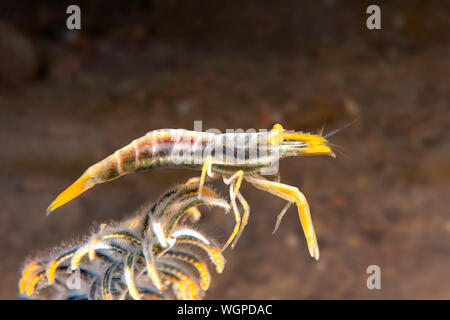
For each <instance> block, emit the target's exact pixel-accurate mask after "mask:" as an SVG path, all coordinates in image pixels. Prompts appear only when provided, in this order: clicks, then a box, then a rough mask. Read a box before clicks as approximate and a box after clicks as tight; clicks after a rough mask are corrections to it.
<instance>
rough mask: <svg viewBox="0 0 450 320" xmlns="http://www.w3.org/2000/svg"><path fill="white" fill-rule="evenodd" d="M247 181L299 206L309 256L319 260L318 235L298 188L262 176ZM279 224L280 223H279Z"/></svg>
mask: <svg viewBox="0 0 450 320" xmlns="http://www.w3.org/2000/svg"><path fill="white" fill-rule="evenodd" d="M245 179H246V180H247V181H248V182H250V183H251V184H253V185H254V186H255V187H256V188H258V189H260V190H264V191H267V192H269V193H271V194H273V195H276V196H278V197H280V198H282V199H285V200H287V201H289V202H294V203H295V204H296V205H297V209H298V214H299V216H300V222H301V224H302V228H303V232H304V233H305V237H306V241H307V243H308V249H309V254H310V255H311V256H312V257H313V258H314V259H316V260H319V246H318V245H317V239H316V234H315V232H314V226H313V224H312V219H311V214H310V211H309V205H308V202H307V201H306V198H305V196H304V194H303V193H301V192H300V190H299V189H298V188H297V187H293V186H290V185H287V184H283V183H279V182H274V181H269V180H267V179H264V178H263V177H260V176H256V175H254V176H248V177H245ZM278 224H279V222H278Z"/></svg>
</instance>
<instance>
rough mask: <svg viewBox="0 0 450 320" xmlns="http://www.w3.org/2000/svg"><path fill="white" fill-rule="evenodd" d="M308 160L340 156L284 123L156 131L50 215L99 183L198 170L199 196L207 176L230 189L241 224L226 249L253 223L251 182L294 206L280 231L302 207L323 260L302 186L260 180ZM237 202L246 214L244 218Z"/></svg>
mask: <svg viewBox="0 0 450 320" xmlns="http://www.w3.org/2000/svg"><path fill="white" fill-rule="evenodd" d="M302 155H329V156H332V157H335V154H334V152H333V151H332V149H331V148H330V146H329V145H328V141H327V140H326V139H325V137H323V136H322V135H321V134H319V135H315V134H310V133H302V132H293V131H287V130H284V129H283V127H282V126H281V125H279V124H276V125H274V127H273V128H272V130H270V131H269V132H248V133H225V134H213V133H208V132H196V131H188V130H183V129H163V130H154V131H150V132H149V133H147V134H146V135H145V136H143V137H141V138H138V139H136V140H134V141H132V142H131V143H130V144H128V145H127V146H125V147H123V148H121V149H119V150H117V151H116V152H115V153H114V154H112V155H110V156H108V157H107V158H105V159H104V160H102V161H100V162H98V163H97V164H95V165H93V166H91V167H90V168H88V169H87V170H86V171H85V172H84V173H83V175H82V176H81V177H80V178H79V179H78V180H76V181H75V182H74V183H73V184H72V185H71V186H70V187H69V188H67V189H66V190H65V191H64V192H62V193H61V194H60V195H59V196H58V197H57V198H56V199H55V200H54V201H53V202H52V203H51V205H50V206H49V207H48V209H47V214H49V213H50V212H52V211H53V210H55V209H56V208H58V207H60V206H62V205H64V204H65V203H67V202H69V201H71V200H72V199H74V198H75V197H77V196H78V195H80V194H82V193H83V192H85V191H87V190H88V189H90V188H92V187H93V186H95V185H96V184H99V183H104V182H107V181H110V180H113V179H116V178H118V177H120V176H122V175H125V174H130V173H135V172H140V171H146V170H151V169H156V168H187V169H196V170H201V175H200V176H199V177H195V178H192V179H190V180H188V181H187V182H186V183H187V184H191V183H196V184H198V185H199V188H198V189H199V196H200V194H201V191H202V188H203V185H204V183H205V180H206V178H207V177H209V178H210V179H218V178H222V179H223V181H224V182H225V183H226V184H227V185H229V186H230V200H231V205H232V208H233V211H234V214H235V220H236V223H235V227H234V229H233V232H232V234H231V235H230V237H229V239H228V241H227V243H226V244H225V246H224V249H225V248H226V247H227V246H228V245H229V244H230V243H232V242H233V243H232V247H234V245H235V244H236V242H237V240H238V239H239V237H240V235H241V233H242V231H243V229H244V228H245V226H246V224H247V221H248V218H249V212H250V207H249V205H248V204H247V202H246V201H245V199H244V197H243V196H242V195H241V193H240V192H239V188H240V186H241V183H242V180H244V179H245V180H246V181H248V182H249V183H251V184H252V185H254V186H255V187H256V188H258V189H261V190H264V191H267V192H269V193H272V194H274V195H276V196H278V197H281V198H283V199H285V200H287V201H288V204H287V205H286V206H285V207H284V209H283V210H282V211H281V213H280V214H279V216H278V219H277V223H276V225H275V229H274V232H275V231H276V229H277V228H278V225H279V223H280V222H281V219H282V217H283V215H284V213H285V212H286V211H287V209H288V208H289V206H290V204H291V203H295V204H296V205H297V208H298V213H299V216H300V221H301V225H302V227H303V231H304V233H305V236H306V240H307V244H308V249H309V252H310V254H311V256H312V257H314V258H315V259H318V258H319V249H318V245H317V239H316V235H315V232H314V227H313V224H312V220H311V215H310V211H309V205H308V203H307V201H306V198H305V196H304V195H303V194H302V193H301V192H300V191H299V189H298V188H296V187H292V186H289V185H286V184H282V183H280V182H275V181H270V180H267V179H265V178H263V177H262V176H261V175H259V172H263V170H265V169H266V170H268V169H270V168H272V167H273V165H274V164H277V163H278V161H279V159H282V158H286V157H289V156H302ZM274 173H276V172H274ZM274 173H272V174H274ZM236 200H238V201H239V203H240V205H241V206H242V208H243V210H244V213H243V216H242V219H241V214H240V212H239V210H238V206H237V202H236Z"/></svg>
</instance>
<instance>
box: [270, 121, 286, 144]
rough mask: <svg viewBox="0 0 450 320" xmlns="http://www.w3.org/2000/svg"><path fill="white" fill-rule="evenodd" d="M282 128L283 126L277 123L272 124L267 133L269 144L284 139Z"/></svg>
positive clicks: (278, 142)
mask: <svg viewBox="0 0 450 320" xmlns="http://www.w3.org/2000/svg"><path fill="white" fill-rule="evenodd" d="M283 130H284V129H283V127H282V126H281V124H279V123H277V124H275V125H274V126H273V128H272V131H271V132H270V135H269V143H270V144H271V145H278V144H280V143H281V142H283V140H284V137H283Z"/></svg>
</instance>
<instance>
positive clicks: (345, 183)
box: [0, 0, 450, 299]
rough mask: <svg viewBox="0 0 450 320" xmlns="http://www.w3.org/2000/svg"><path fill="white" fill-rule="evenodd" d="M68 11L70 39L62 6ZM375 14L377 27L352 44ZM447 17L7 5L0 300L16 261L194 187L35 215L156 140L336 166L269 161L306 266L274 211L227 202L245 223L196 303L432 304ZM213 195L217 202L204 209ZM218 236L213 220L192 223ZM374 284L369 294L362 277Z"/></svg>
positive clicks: (449, 8)
mask: <svg viewBox="0 0 450 320" xmlns="http://www.w3.org/2000/svg"><path fill="white" fill-rule="evenodd" d="M72 3H76V4H78V5H79V6H80V7H81V13H82V22H81V23H82V29H81V31H80V32H73V31H68V30H67V29H66V18H67V16H68V15H67V14H66V13H65V12H66V7H67V5H69V4H72ZM372 3H375V4H378V5H380V7H381V18H382V29H381V30H378V31H370V30H368V29H367V28H366V18H367V14H366V13H365V12H366V8H367V6H368V5H369V4H372ZM449 31H450V5H449V3H448V2H447V1H413V0H410V1H372V2H371V3H369V2H365V1H339V0H327V1H300V0H295V1H276V2H275V1H273V2H271V1H245V3H241V2H240V1H234V2H230V1H220V2H215V1H178V0H171V1H161V0H154V1H151V0H150V1H120V2H119V1H117V2H115V3H114V2H111V1H106V0H105V1H76V2H73V1H71V2H70V3H69V2H64V1H52V2H50V1H49V2H48V3H46V2H44V1H33V2H32V3H31V2H25V1H23V2H22V1H9V2H8V3H4V2H2V4H1V5H0V137H1V139H0V141H1V144H2V145H1V150H2V151H1V152H0V189H1V192H0V203H1V211H2V212H1V214H0V246H1V247H0V248H1V252H2V256H1V259H0V274H2V276H3V277H2V284H1V285H0V298H3V299H6V298H8V299H15V298H17V297H18V292H17V281H18V278H19V272H20V268H21V263H22V262H23V261H24V260H25V258H26V257H27V256H28V255H32V254H35V253H36V252H37V250H39V249H46V248H48V247H51V246H55V245H57V244H59V243H60V242H61V241H63V240H69V239H71V238H73V237H76V236H79V235H82V234H86V233H88V232H89V229H90V227H91V226H92V225H93V223H94V222H100V221H105V220H110V219H122V218H124V217H125V216H126V215H127V214H130V213H132V212H133V211H134V210H136V209H137V208H138V207H139V206H140V205H141V204H143V203H144V202H145V201H148V200H153V199H155V198H156V197H157V196H159V194H160V193H161V192H162V191H163V190H165V189H167V188H168V187H170V186H172V185H174V184H177V183H180V182H183V181H185V180H186V179H187V178H189V177H192V176H194V175H198V172H194V171H189V170H184V171H183V170H159V171H153V172H146V173H141V174H136V175H131V176H126V177H123V178H121V179H118V180H116V181H114V182H111V183H108V184H104V185H101V186H98V187H96V188H94V189H92V190H90V191H89V192H87V193H86V194H85V195H83V196H82V197H80V198H78V199H76V200H74V201H72V202H71V203H69V204H68V205H66V206H64V207H62V208H60V209H58V210H57V212H55V214H54V215H52V216H50V217H45V209H46V208H47V206H48V204H49V203H50V202H51V201H52V200H53V199H54V198H55V197H56V195H57V194H58V193H59V192H61V191H62V190H63V189H64V188H65V187H67V186H68V185H69V184H70V183H71V182H72V181H74V180H75V178H77V177H78V176H79V175H80V174H81V173H82V172H83V171H84V170H85V169H86V168H87V167H88V166H90V165H91V164H93V163H94V162H97V161H98V160H100V159H102V158H104V157H105V156H107V155H109V154H111V153H112V152H114V151H115V150H116V149H118V148H119V147H122V146H123V145H125V144H127V143H128V142H130V141H131V140H133V139H134V138H136V137H139V136H141V135H143V134H145V133H146V132H147V131H149V130H152V129H158V128H186V129H191V130H192V129H193V121H194V120H202V121H203V127H204V129H208V128H217V129H220V130H222V131H225V129H227V128H243V129H247V128H255V129H260V128H270V127H271V126H272V125H273V123H276V122H280V123H282V124H283V125H284V126H285V127H286V128H289V129H297V130H305V131H313V132H315V131H316V130H317V129H319V128H320V127H321V125H322V123H323V120H324V118H325V117H327V123H326V127H325V129H326V132H329V131H331V130H333V129H335V128H339V127H341V126H343V125H344V124H345V123H348V122H350V121H352V120H353V119H355V118H356V119H357V121H356V123H355V124H353V125H351V126H349V127H348V128H345V129H344V130H343V131H342V132H340V133H339V134H337V135H335V136H333V138H332V139H331V140H332V142H333V143H336V144H338V145H339V146H341V147H342V149H343V150H344V151H343V152H344V153H345V155H342V154H340V153H338V158H337V159H334V160H333V159H330V158H326V157H309V158H295V159H288V160H285V161H283V162H282V163H281V168H280V172H281V178H282V181H283V182H285V183H287V184H290V185H294V186H298V187H299V188H300V189H301V190H302V191H303V192H304V193H305V195H306V196H307V198H308V200H309V203H310V206H311V211H312V215H313V220H314V223H315V228H316V232H317V235H318V239H319V246H320V249H321V258H320V260H319V261H318V262H315V261H313V260H312V259H311V258H310V257H309V254H308V252H307V248H306V244H305V240H304V236H303V233H302V231H301V227H300V223H299V221H298V216H297V213H296V212H295V209H294V208H291V209H290V210H289V211H288V213H287V214H286V216H285V219H284V221H283V222H282V224H281V226H280V228H279V230H278V232H277V233H276V234H275V235H272V234H271V232H272V228H273V226H274V223H275V220H276V215H277V214H278V213H279V211H280V210H281V208H282V207H283V205H284V202H283V201H281V200H279V199H278V198H275V197H273V196H271V195H268V194H265V193H263V192H261V191H259V190H256V189H255V188H253V187H251V186H248V185H244V186H243V190H242V193H243V194H244V196H246V198H247V200H248V202H249V203H250V205H251V210H252V211H251V217H250V221H249V225H248V226H247V228H246V232H244V234H243V236H242V238H241V240H240V242H239V243H238V245H237V247H236V248H235V249H234V250H228V251H227V252H225V257H226V258H227V266H226V268H225V271H224V273H223V274H222V275H215V276H214V278H213V282H212V287H211V289H210V290H209V292H208V295H207V298H210V299H310V298H319V299H329V298H333V299H334V298H338V299H341V298H342V299H361V298H362V299H372V298H375V299H378V298H389V299H391V298H398V299H405V298H418V299H429V298H438V299H443V298H445V299H449V298H450V276H449V270H450V218H449V204H448V200H449V197H448V196H449V194H450V193H449V191H450V142H449V141H450V135H449V127H450V112H449V111H450V106H449V98H450V47H449V44H450V41H449V40H450V38H449V34H450V33H449ZM223 195H224V196H225V195H226V192H225V191H223ZM204 222H205V223H206V224H209V225H212V226H213V227H211V228H213V229H214V230H216V233H217V234H226V233H227V232H229V231H230V230H231V228H232V226H233V219H232V217H231V216H226V217H219V216H214V214H209V213H208V212H206V213H205V214H204ZM372 264H375V265H379V266H380V267H381V273H382V281H381V286H382V289H381V290H368V289H367V287H366V279H367V276H368V275H367V274H366V268H367V267H368V266H369V265H372Z"/></svg>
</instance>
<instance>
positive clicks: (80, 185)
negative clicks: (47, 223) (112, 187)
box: [46, 171, 96, 216]
mask: <svg viewBox="0 0 450 320" xmlns="http://www.w3.org/2000/svg"><path fill="white" fill-rule="evenodd" d="M95 185H96V182H95V181H94V179H92V175H91V174H90V173H89V172H88V171H86V172H85V173H84V174H83V175H82V176H81V177H80V178H78V180H77V181H75V182H74V183H72V185H71V186H70V187H68V188H67V189H66V190H64V191H63V192H62V193H61V194H60V195H59V196H58V197H56V199H55V200H54V201H53V202H52V203H51V204H50V205H49V206H48V208H47V212H46V215H47V216H48V215H49V214H50V213H51V212H52V211H53V210H55V209H56V208H59V207H61V206H62V205H64V204H66V203H67V202H69V201H71V200H72V199H74V198H76V197H78V196H79V195H80V194H82V193H83V192H85V191H87V190H89V189H91V188H92V187H93V186H95Z"/></svg>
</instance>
